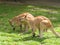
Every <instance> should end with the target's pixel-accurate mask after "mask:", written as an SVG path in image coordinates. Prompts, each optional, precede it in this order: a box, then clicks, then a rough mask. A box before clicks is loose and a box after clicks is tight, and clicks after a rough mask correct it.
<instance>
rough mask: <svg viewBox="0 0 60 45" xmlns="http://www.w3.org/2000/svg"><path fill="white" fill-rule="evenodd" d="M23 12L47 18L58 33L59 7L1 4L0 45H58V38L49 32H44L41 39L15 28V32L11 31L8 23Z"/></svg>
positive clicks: (59, 43) (59, 23)
mask: <svg viewBox="0 0 60 45" xmlns="http://www.w3.org/2000/svg"><path fill="white" fill-rule="evenodd" d="M23 12H30V13H31V14H33V15H34V16H38V15H43V16H46V17H48V18H49V19H50V20H51V21H52V23H53V26H54V29H55V31H56V32H59V33H60V7H52V6H42V5H40V6H34V5H22V4H5V3H3V4H0V45H60V38H58V37H56V36H55V35H54V34H53V33H52V32H50V31H49V32H47V33H46V32H44V37H43V38H42V39H40V38H38V37H37V36H36V37H32V34H31V30H30V31H29V32H28V33H21V32H20V29H19V27H16V31H13V30H12V27H11V26H10V24H9V22H8V21H9V20H10V19H11V18H13V17H14V16H17V15H18V14H21V13H23ZM36 35H38V31H37V32H36Z"/></svg>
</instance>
